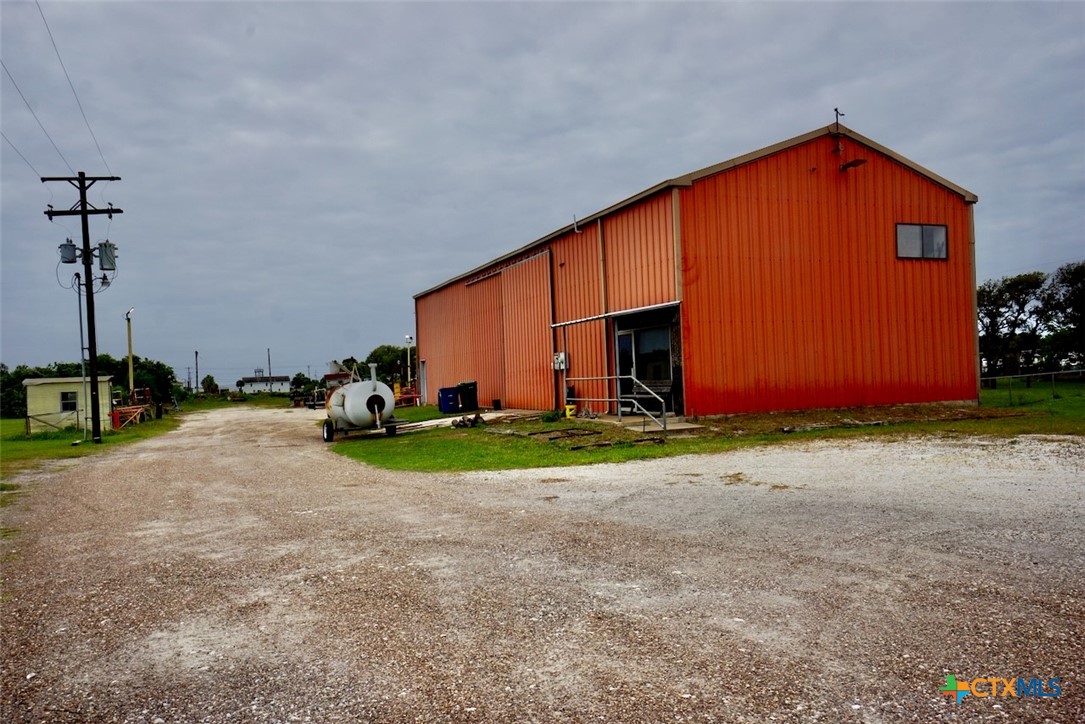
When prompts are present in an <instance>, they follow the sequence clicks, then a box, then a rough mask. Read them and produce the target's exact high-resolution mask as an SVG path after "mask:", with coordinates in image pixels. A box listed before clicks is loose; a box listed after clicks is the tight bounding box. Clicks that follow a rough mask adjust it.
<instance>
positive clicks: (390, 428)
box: [384, 425, 396, 437]
mask: <svg viewBox="0 0 1085 724" xmlns="http://www.w3.org/2000/svg"><path fill="white" fill-rule="evenodd" d="M384 432H385V433H386V434H387V435H388V436H389V437H391V436H392V435H395V434H396V426H395V425H389V426H387V427H386V428H384Z"/></svg>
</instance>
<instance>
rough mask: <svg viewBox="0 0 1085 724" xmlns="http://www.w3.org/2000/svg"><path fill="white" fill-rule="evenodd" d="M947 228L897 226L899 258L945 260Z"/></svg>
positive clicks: (915, 225) (922, 225) (914, 225)
mask: <svg viewBox="0 0 1085 724" xmlns="http://www.w3.org/2000/svg"><path fill="white" fill-rule="evenodd" d="M946 237H947V234H946V227H944V226H936V225H932V224H897V257H898V258H900V259H945V258H946V249H947V247H948V244H947V243H946Z"/></svg>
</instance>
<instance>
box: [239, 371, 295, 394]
mask: <svg viewBox="0 0 1085 724" xmlns="http://www.w3.org/2000/svg"><path fill="white" fill-rule="evenodd" d="M240 382H241V391H242V392H290V378H289V377H286V376H285V375H284V376H273V377H272V376H268V375H258V376H256V377H242V378H241V380H240Z"/></svg>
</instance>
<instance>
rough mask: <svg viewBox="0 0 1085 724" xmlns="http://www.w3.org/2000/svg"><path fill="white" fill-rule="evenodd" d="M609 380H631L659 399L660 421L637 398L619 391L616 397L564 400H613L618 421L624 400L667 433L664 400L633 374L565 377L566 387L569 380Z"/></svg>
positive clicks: (570, 398)
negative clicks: (616, 409)
mask: <svg viewBox="0 0 1085 724" xmlns="http://www.w3.org/2000/svg"><path fill="white" fill-rule="evenodd" d="M610 380H615V381H619V380H632V381H633V383H634V384H636V385H639V386H640V387H641V388H642V389H643V390H644V391H645V392H647V393H648V394H649V395H651V396H652V397H654V398H655V399H656V400H658V401H659V409H660V413H659V417H660V418H661V420H662V421H661V420H660V419H657V418H656V416H655V415H654V414H652V412H651V411H650V410H649V409H648V408H646V407H645V406H644V405H642V404H640V401H639V400H638V399H636V398H635V397H629V396H625V397H623V396H622V395H621V393H619V394H618V396H617V397H575V396H574V397H566V398H565V401H566V402H568V401H569V400H573V401H574V402H615V403H617V408H618V422H621V421H622V403H623V402H625V403H628V404H629V406H630V409H631V410H639V411H640V413H641V414H643V415H646V416H648V417H649V418H651V420H652V422H654V423H655V424H656V425H659V427H660V428H662V430H663V433H664V434H666V433H667V403H666V401H665V400H664V399H663V398H662V397H660V396H659V395H657V394H656V393H655V390H653V389H652V388H650V387H648V386H647V385H645V384H644V383H643V382H641V381H640V380H638V379H637V378H636V377H634V376H633V375H607V376H604V377H566V378H565V383H566V387H568V384H569V383H570V382H601V381H608V382H609V381H610ZM615 388H616V389H617V388H618V385H615Z"/></svg>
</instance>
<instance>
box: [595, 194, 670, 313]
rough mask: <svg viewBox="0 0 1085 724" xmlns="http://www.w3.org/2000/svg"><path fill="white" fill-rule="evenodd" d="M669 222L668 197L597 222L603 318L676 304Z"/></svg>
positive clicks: (663, 195) (660, 196)
mask: <svg viewBox="0 0 1085 724" xmlns="http://www.w3.org/2000/svg"><path fill="white" fill-rule="evenodd" d="M673 221H674V217H673V213H672V204H671V195H670V192H664V193H660V194H657V195H655V196H652V197H650V198H648V199H645V200H644V201H641V202H640V203H638V204H634V205H633V206H629V207H627V208H624V209H621V210H619V211H617V212H615V213H614V214H612V215H610V216H607V217H605V218H604V219H603V246H604V253H605V255H606V297H607V309H606V311H607V312H615V311H621V310H623V309H636V308H637V307H647V306H650V305H653V304H664V303H667V302H673V301H675V300H676V299H677V293H676V291H675V258H674V223H673Z"/></svg>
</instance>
